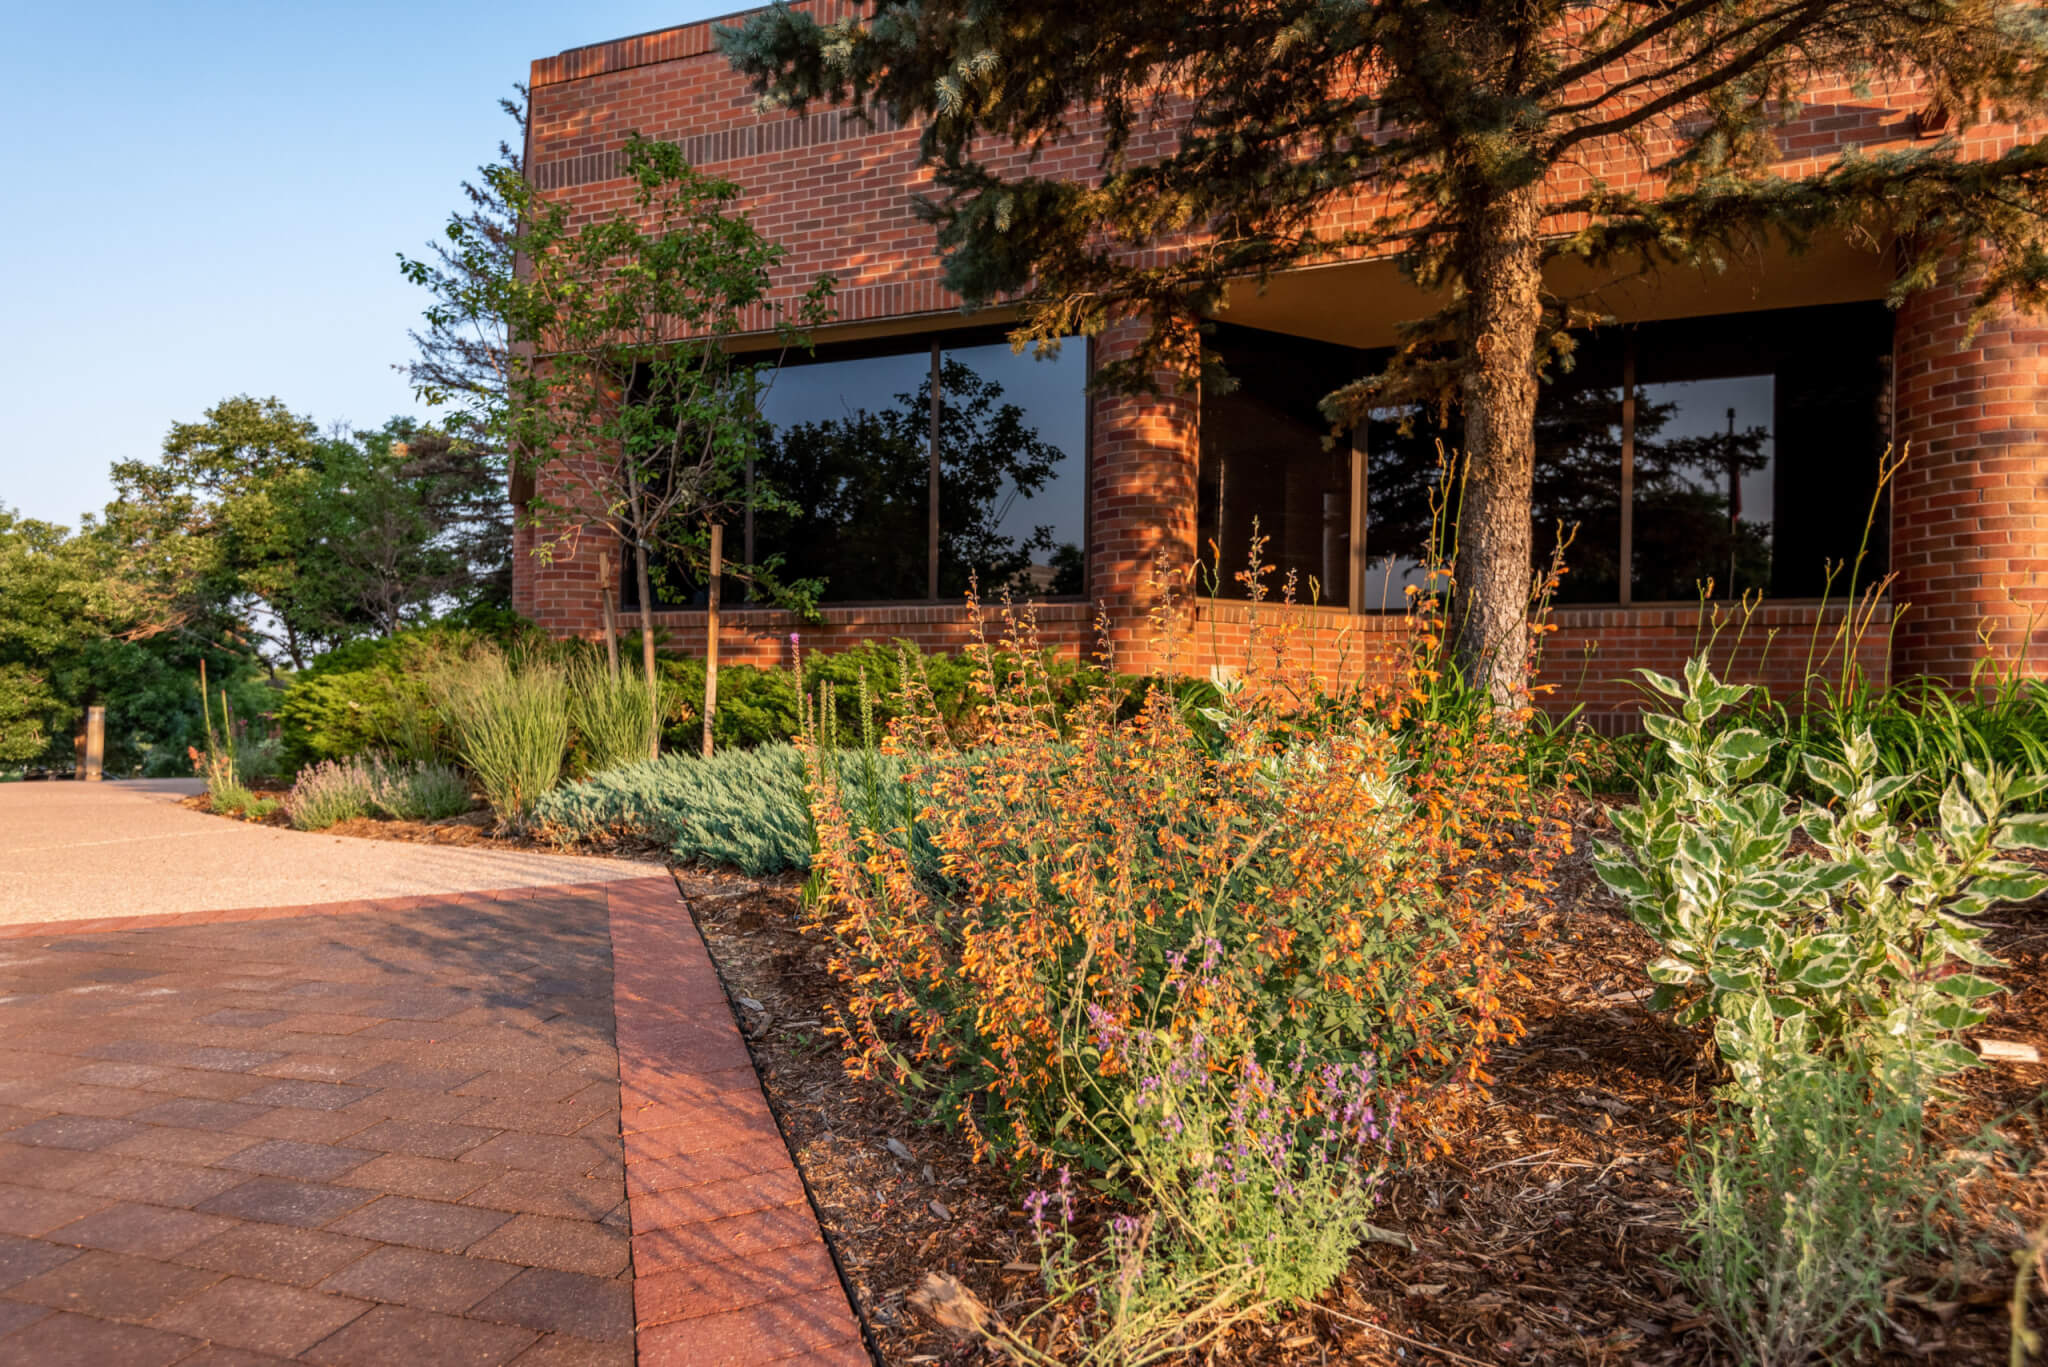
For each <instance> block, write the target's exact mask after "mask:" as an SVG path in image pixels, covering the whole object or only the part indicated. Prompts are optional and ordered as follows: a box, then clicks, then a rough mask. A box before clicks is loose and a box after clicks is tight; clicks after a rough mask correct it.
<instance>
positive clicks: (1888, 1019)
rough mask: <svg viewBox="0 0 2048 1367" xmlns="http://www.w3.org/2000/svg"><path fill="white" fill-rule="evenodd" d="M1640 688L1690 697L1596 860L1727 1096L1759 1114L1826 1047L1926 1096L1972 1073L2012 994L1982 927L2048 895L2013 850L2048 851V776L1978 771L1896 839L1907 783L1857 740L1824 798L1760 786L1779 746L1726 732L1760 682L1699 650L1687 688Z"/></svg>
mask: <svg viewBox="0 0 2048 1367" xmlns="http://www.w3.org/2000/svg"><path fill="white" fill-rule="evenodd" d="M1646 677H1647V679H1648V682H1649V684H1650V686H1651V687H1653V688H1655V689H1656V690H1657V691H1658V692H1660V693H1662V694H1664V695H1665V696H1666V697H1668V698H1670V699H1671V700H1672V701H1673V702H1674V703H1676V704H1677V710H1676V712H1675V713H1672V714H1668V715H1651V716H1648V717H1645V718H1644V724H1645V726H1646V727H1647V729H1648V730H1649V731H1650V733H1651V735H1652V736H1653V737H1655V738H1656V740H1658V741H1659V742H1661V743H1662V745H1663V747H1664V748H1665V750H1666V751H1667V752H1668V754H1669V757H1670V760H1671V762H1672V770H1671V772H1670V773H1668V774H1665V775H1662V776H1660V777H1659V778H1658V780H1657V783H1656V786H1655V788H1654V790H1652V791H1651V792H1650V793H1648V794H1647V795H1646V796H1645V797H1644V799H1643V801H1642V802H1641V804H1640V805H1639V806H1637V807H1635V808H1632V809H1631V808H1616V809H1615V810H1614V812H1613V813H1612V819H1613V822H1614V826H1615V829H1616V830H1617V831H1619V832H1620V833H1621V835H1622V837H1623V839H1624V841H1625V845H1622V846H1616V845H1612V844H1606V843H1603V844H1602V845H1601V846H1600V847H1599V849H1598V850H1597V852H1596V854H1595V859H1594V862H1595V867H1596V868H1597V869H1598V871H1599V874H1600V878H1601V880H1602V881H1603V882H1604V883H1606V885H1607V886H1608V887H1609V888H1611V889H1613V891H1614V892H1615V893H1616V894H1617V895H1618V896H1619V897H1620V898H1621V899H1622V901H1623V902H1624V903H1625V904H1626V905H1627V907H1628V909H1629V912H1630V914H1631V915H1632V916H1633V917H1634V918H1635V920H1636V921H1637V923H1638V924H1640V925H1641V926H1642V927H1643V928H1644V929H1645V930H1647V931H1648V932H1649V933H1650V934H1651V935H1653V936H1654V937H1656V939H1657V941H1658V943H1659V944H1660V946H1661V947H1662V951H1663V952H1662V954H1661V955H1660V957H1658V958H1657V959H1656V960H1655V961H1654V962H1653V963H1651V964H1650V965H1649V975H1650V978H1651V979H1652V981H1654V982H1656V983H1657V984H1658V989H1657V996H1656V998H1655V1003H1654V1004H1656V1005H1659V1006H1663V1007H1675V1008H1677V1011H1678V1018H1679V1020H1680V1021H1681V1022H1683V1023H1686V1024H1696V1023H1700V1022H1711V1024H1712V1026H1713V1030H1714V1040H1715V1043H1716V1045H1717V1046H1718V1047H1719V1050H1720V1053H1721V1056H1722V1058H1723V1060H1724V1061H1725V1062H1726V1064H1727V1065H1728V1067H1729V1069H1730V1071H1731V1073H1732V1074H1733V1078H1734V1085H1733V1088H1732V1089H1731V1099H1733V1100H1736V1101H1738V1102H1744V1103H1753V1102H1754V1101H1755V1099H1756V1090H1757V1088H1758V1086H1759V1084H1760V1082H1761V1080H1762V1079H1763V1077H1764V1076H1765V1074H1766V1072H1767V1071H1772V1070H1771V1069H1770V1068H1769V1065H1770V1063H1771V1060H1772V1059H1773V1058H1774V1057H1776V1058H1778V1059H1783V1058H1785V1057H1787V1056H1788V1055H1804V1054H1809V1053H1812V1054H1818V1055H1820V1056H1823V1057H1826V1058H1829V1059H1831V1060H1834V1061H1837V1062H1839V1063H1841V1064H1844V1065H1848V1066H1851V1067H1853V1068H1855V1069H1856V1071H1857V1072H1859V1073H1861V1074H1863V1075H1866V1076H1869V1077H1871V1078H1872V1079H1873V1080H1876V1081H1879V1082H1881V1083H1882V1084H1883V1085H1884V1086H1885V1087H1886V1089H1888V1090H1901V1089H1904V1090H1913V1091H1917V1090H1918V1089H1919V1087H1920V1085H1921V1081H1922V1080H1923V1079H1938V1078H1940V1077H1942V1076H1945V1075H1949V1074H1953V1073H1955V1072H1956V1071H1958V1070H1960V1069H1962V1068H1965V1067H1968V1066H1970V1065H1971V1064H1972V1063H1973V1062H1975V1056H1974V1055H1973V1054H1972V1053H1971V1052H1970V1051H1969V1050H1968V1049H1967V1048H1965V1047H1964V1045H1963V1044H1962V1043H1961V1042H1960V1040H1959V1038H1958V1035H1959V1033H1960V1032H1961V1031H1963V1030H1966V1029H1968V1028H1970V1027H1972V1026H1974V1025H1977V1024H1979V1023H1981V1022H1982V1021H1983V1020H1984V1019H1985V1017H1986V1016H1987V1015H1988V1014H1989V1010H1990V999H1991V998H1992V997H1993V996H1994V995H1995V994H1997V993H1998V992H1999V991H2001V990H2002V989H2001V988H2000V987H1999V985H1998V984H1997V983H1996V982H1994V981H1992V980H1991V979H1990V978H1988V977H1986V976H1984V970H1988V969H1992V968H1996V967H1997V966H1998V960H1997V959H1996V958H1995V957H1994V956H1993V955H1992V954H1991V953H1990V952H1989V951H1988V950H1986V949H1985V948H1984V946H1983V944H1982V940H1983V938H1984V934H1985V932H1984V929H1983V928H1982V927H1981V926H1980V925H1978V924H1977V923H1976V918H1977V917H1978V916H1979V915H1980V914H1981V913H1982V912H1984V911H1985V910H1986V909H1987V908H1989V907H1990V906H1992V905H1993V904H1994V903H1997V902H2000V901H2003V900H2008V899H2010V900H2021V899H2025V898H2028V897H2032V896H2035V895H2037V894H2038V893H2039V892H2040V891H2041V890H2042V888H2043V887H2044V886H2048V879H2044V878H2043V877H2042V876H2041V875H2039V874H2037V873H2035V872H2034V871H2033V870H2031V869H2030V868H2028V867H2027V866H2026V865H2025V864H2022V863H2020V862H2018V861H2017V860H2014V859H2012V858H2011V857H2010V855H2011V854H2012V853H2013V852H2014V851H2017V850H2023V849H2042V848H2048V816H2043V815H2042V814H2040V813H2035V812H2024V813H2021V812H2015V811H2014V810H2013V809H2014V807H2015V805H2016V804H2019V803H2023V802H2025V801H2026V800H2027V799H2029V798H2031V797H2033V796H2035V795H2036V794H2038V793H2040V792H2041V791H2042V790H2043V788H2048V776H2043V775H2041V774H2028V775H2018V774H2013V773H2008V772H1998V771H1993V772H1985V771H1983V770H1979V769H1976V768H1974V767H1966V768H1965V770H1964V773H1963V776H1962V778H1961V779H1960V780H1959V781H1956V782H1952V783H1951V784H1950V785H1949V787H1948V789H1947V791H1946V792H1945V793H1944V795H1943V797H1942V799H1941V803H1940V807H1939V811H1938V818H1937V820H1935V821H1934V822H1932V823H1929V824H1928V825H1926V826H1924V827H1922V828H1919V829H1913V830H1908V829H1902V828H1900V827H1898V826H1896V825H1894V824H1893V823H1892V822H1890V821H1889V820H1887V819H1886V816H1885V812H1886V808H1887V804H1888V802H1889V800H1890V799H1891V798H1892V797H1893V796H1894V795H1895V794H1896V793H1897V792H1898V790H1899V789H1900V788H1901V787H1903V786H1904V785H1905V784H1907V783H1909V782H1911V781H1912V777H1913V776H1912V775H1910V774H1881V773H1879V772H1878V764H1877V747H1876V746H1875V745H1874V744H1873V743H1872V741H1871V738H1870V736H1869V735H1868V733H1863V734H1859V735H1856V736H1854V737H1852V738H1851V739H1850V740H1849V742H1848V743H1847V744H1846V745H1845V746H1844V749H1843V758H1842V761H1841V762H1839V763H1837V762H1833V761H1830V760H1826V759H1822V758H1819V757H1816V756H1812V755H1809V756H1806V757H1805V768H1806V772H1807V773H1808V774H1809V775H1810V776H1811V777H1812V779H1813V781H1814V783H1815V785H1816V786H1817V787H1818V788H1819V789H1821V790H1822V791H1824V792H1825V793H1826V794H1827V795H1828V796H1827V802H1826V805H1825V806H1820V805H1814V804H1810V803H1807V804H1799V805H1797V806H1795V804H1793V803H1792V801H1791V800H1790V799H1789V798H1788V797H1787V795H1786V793H1785V792H1784V791H1783V790H1782V789H1780V788H1778V787H1776V786H1774V785H1772V784H1770V783H1765V782H1758V781H1755V776H1756V774H1757V773H1758V772H1759V771H1760V770H1761V769H1762V768H1763V767H1764V764H1765V762H1766V761H1767V759H1768V758H1769V755H1770V750H1771V743H1770V742H1769V741H1768V740H1766V739H1765V738H1764V737H1763V735H1762V734H1761V733H1759V732H1757V731H1755V730H1752V729H1750V728H1747V727H1736V728H1733V729H1722V730H1719V731H1717V730H1716V728H1715V726H1714V721H1715V718H1716V717H1717V716H1719V714H1720V713H1721V712H1722V711H1723V710H1725V709H1726V708H1728V707H1730V706H1732V705H1733V704H1735V703H1737V702H1739V701H1740V700H1741V699H1742V697H1743V695H1744V694H1746V693H1747V692H1748V691H1749V690H1748V689H1747V688H1746V687H1741V686H1736V685H1731V684H1725V683H1722V682H1721V681H1720V680H1718V679H1716V678H1715V677H1714V675H1713V673H1712V671H1711V670H1710V669H1709V668H1708V666H1707V664H1706V662H1705V660H1704V659H1703V658H1695V659H1694V660H1692V661H1690V662H1689V663H1688V664H1687V665H1686V668H1685V678H1684V680H1683V682H1680V681H1678V680H1674V679H1670V678H1666V677H1664V676H1662V675H1658V674H1651V673H1648V672H1647V671H1646ZM1801 831H1803V832H1804V833H1805V834H1806V835H1807V836H1808V837H1810V838H1811V842H1812V844H1811V846H1805V845H1800V844H1798V843H1797V842H1796V841H1795V837H1796V835H1797V834H1798V833H1800V832H1801Z"/></svg>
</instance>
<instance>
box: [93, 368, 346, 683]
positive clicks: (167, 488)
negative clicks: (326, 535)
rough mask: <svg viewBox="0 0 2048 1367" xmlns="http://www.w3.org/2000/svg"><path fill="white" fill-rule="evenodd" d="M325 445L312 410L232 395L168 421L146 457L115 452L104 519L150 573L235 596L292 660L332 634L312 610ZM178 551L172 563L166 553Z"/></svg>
mask: <svg viewBox="0 0 2048 1367" xmlns="http://www.w3.org/2000/svg"><path fill="white" fill-rule="evenodd" d="M324 457H325V451H324V447H323V443H322V441H321V439H320V436H319V429H318V427H317V426H316V424H315V423H314V422H313V420H312V419H310V418H306V417H301V416H300V415H298V414H296V413H293V412H292V411H291V410H290V409H289V408H287V407H285V405H284V404H283V403H282V402H280V401H279V400H277V399H275V398H269V399H256V398H251V397H250V396H248V395H238V396H236V397H234V398H230V399H223V400H221V401H220V402H219V403H217V404H215V405H214V406H213V407H211V408H209V409H207V410H206V412H205V414H204V416H203V417H202V419H201V420H200V421H198V422H180V423H173V424H172V425H171V430H170V432H169V433H168V434H167V435H166V436H165V438H164V443H163V450H162V453H161V455H160V456H159V458H158V459H156V460H154V461H140V460H130V461H119V462H116V463H115V465H114V467H113V478H114V489H115V493H116V498H115V501H114V503H113V504H111V505H109V508H108V518H109V520H110V522H111V523H112V524H113V525H114V526H115V527H116V528H117V529H118V532H119V533H120V535H122V536H123V537H124V538H125V539H126V540H127V541H128V542H129V544H130V545H131V546H132V547H134V548H135V549H136V551H137V552H141V551H143V550H144V549H145V548H153V549H154V551H155V552H156V553H157V554H158V555H159V556H160V557H163V559H162V563H160V564H159V565H158V567H157V569H156V571H155V572H154V573H153V575H152V576H151V577H152V579H153V580H155V581H156V582H158V583H160V584H165V585H168V584H169V583H170V582H171V580H172V579H173V578H174V577H175V578H178V579H180V580H182V582H183V587H182V589H181V590H180V591H181V592H182V593H184V594H185V596H187V597H188V598H190V599H191V600H193V601H195V602H206V603H209V604H229V603H233V604H236V605H238V607H239V611H240V613H241V615H242V616H244V617H245V618H247V619H248V620H249V621H250V622H251V624H252V626H253V627H254V629H255V630H256V631H257V632H258V634H259V635H261V636H262V637H264V638H265V639H267V640H268V641H269V642H270V643H271V644H272V645H273V646H274V648H275V649H276V650H277V651H278V652H279V653H280V654H281V655H282V656H283V657H284V658H285V659H286V660H288V661H289V662H290V663H291V664H292V666H293V667H294V668H304V667H305V665H306V662H307V661H308V660H309V659H310V658H311V656H312V655H313V654H314V653H315V652H316V651H318V650H319V649H320V648H321V647H322V646H323V645H326V644H331V643H332V642H333V640H334V639H336V638H335V635H334V633H333V632H332V631H331V629H330V627H329V623H328V622H327V620H326V618H325V616H324V614H323V612H322V608H321V600H322V599H323V597H324V596H325V586H324V585H323V584H322V583H321V581H320V575H319V572H318V567H317V564H309V563H308V562H309V560H311V561H314V562H317V561H318V560H319V559H320V557H319V555H318V549H317V541H316V527H317V526H318V516H317V513H315V512H313V511H312V510H311V507H310V504H311V501H312V500H313V497H314V495H315V491H316V490H317V489H318V487H319V486H320V483H321V471H322V466H323V462H324ZM178 558H182V559H183V562H184V563H182V564H181V565H178V566H177V567H176V568H175V569H174V568H173V566H172V564H171V561H172V560H173V559H178Z"/></svg>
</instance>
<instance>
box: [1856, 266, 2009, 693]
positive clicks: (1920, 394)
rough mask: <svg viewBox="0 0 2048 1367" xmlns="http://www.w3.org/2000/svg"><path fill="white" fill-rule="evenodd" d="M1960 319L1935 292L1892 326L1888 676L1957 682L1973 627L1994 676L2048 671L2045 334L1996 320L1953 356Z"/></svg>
mask: <svg viewBox="0 0 2048 1367" xmlns="http://www.w3.org/2000/svg"><path fill="white" fill-rule="evenodd" d="M1969 311H1970V291H1969V290H1968V289H1967V288H1965V287H1962V286H1959V285H1958V284H1957V283H1956V282H1954V281H1944V282H1943V283H1941V284H1939V285H1937V286H1935V287H1933V288H1930V289H1928V290H1925V291H1922V292H1921V293H1918V294H1915V295H1913V296H1912V297H1911V298H1910V299H1909V300H1908V301H1907V303H1906V305H1905V307H1904V308H1903V309H1902V310H1901V311H1900V314H1899V321H1898V331H1897V338H1898V341H1897V383H1898V396H1897V404H1898V407H1897V422H1898V440H1899V441H1900V443H1902V444H1904V445H1906V446H1907V447H1908V448H1909V450H1910V453H1911V454H1910V458H1909V459H1908V460H1907V462H1906V466H1905V468H1904V469H1903V470H1901V471H1900V472H1899V474H1898V476H1897V481H1896V483H1895V484H1894V485H1893V488H1892V545H1891V564H1892V569H1893V570H1894V571H1895V572H1896V574H1897V575H1898V578H1897V580H1896V582H1895V583H1894V586H1893V590H1892V597H1893V601H1894V602H1895V603H1901V604H1906V605H1909V606H1908V607H1907V609H1906V612H1905V614H1904V616H1903V617H1902V618H1901V620H1900V623H1899V628H1898V633H1897V635H1896V636H1895V637H1894V640H1893V653H1892V677H1894V678H1907V677H1910V676H1913V675H1918V674H1927V675H1933V676H1935V677H1938V678H1943V679H1948V680H1951V681H1956V682H1960V681H1963V680H1966V679H1967V678H1968V677H1969V675H1970V671H1971V669H1972V668H1973V667H1974V666H1975V665H1976V664H1977V663H1978V662H1979V661H1980V660H1982V659H1983V658H1984V655H1985V647H1984V645H1983V644H1982V643H1981V642H1980V640H1979V630H1980V628H1981V629H1982V630H1983V632H1984V633H1985V636H1986V638H1987V639H1988V641H1989V644H1990V652H1991V656H1992V660H1993V662H1994V663H1995V664H1996V665H1997V666H1999V667H2001V668H2002V667H2007V666H2010V665H2011V664H2012V663H2013V662H2014V661H2016V660H2019V659H2021V658H2022V657H2025V658H2026V660H2027V670H2028V672H2029V673H2031V674H2035V675H2040V674H2043V673H2044V672H2048V670H2044V658H2048V325H2044V324H2043V323H2042V322H2041V321H2040V320H2036V319H2032V318H2027V317H2025V316H2022V315H2017V314H2014V313H2011V312H2009V311H2006V312H2001V313H2000V314H1999V315H1998V316H1996V317H1994V318H1993V319H1992V320H1991V321H1989V322H1987V323H1986V324H1985V325H1984V326H1983V327H1982V328H1980V329H1979V330H1978V332H1977V335H1976V336H1975V337H1974V338H1973V339H1971V341H1970V343H1969V344H1968V345H1967V346H1963V345H1962V342H1963V336H1964V332H1965V330H1966V325H1967V320H1968V315H1969ZM2030 617H2031V618H2032V619H2033V620H2031V621H2030V620H2029V619H2030ZM2030 632H2031V635H2032V638H2033V639H2032V640H2031V642H2030V641H2029V640H2028V636H2029V634H2030Z"/></svg>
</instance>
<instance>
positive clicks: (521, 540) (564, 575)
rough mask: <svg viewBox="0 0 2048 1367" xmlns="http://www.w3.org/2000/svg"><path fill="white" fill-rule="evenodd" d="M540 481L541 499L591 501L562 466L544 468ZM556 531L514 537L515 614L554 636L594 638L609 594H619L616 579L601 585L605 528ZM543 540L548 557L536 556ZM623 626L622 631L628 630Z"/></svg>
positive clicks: (615, 560) (615, 566) (524, 531)
mask: <svg viewBox="0 0 2048 1367" xmlns="http://www.w3.org/2000/svg"><path fill="white" fill-rule="evenodd" d="M536 483H537V485H538V486H539V493H540V496H541V497H542V498H549V497H552V498H554V499H555V500H556V501H557V502H563V503H570V504H573V503H575V501H576V500H577V499H578V498H580V497H587V496H588V494H587V490H585V489H584V488H582V487H581V486H576V487H571V486H570V485H569V483H568V482H567V481H566V480H565V478H564V475H563V472H562V469H561V467H560V466H559V465H550V466H548V467H546V468H545V469H543V470H541V471H540V473H539V475H538V477H537V479H536ZM553 532H554V529H551V528H550V529H542V530H541V531H538V532H537V531H535V530H534V529H532V528H528V527H520V528H518V529H517V530H515V531H514V532H513V534H512V554H513V557H514V558H513V562H512V610H513V611H514V612H517V613H519V614H520V615H521V616H523V617H527V618H530V619H531V620H532V621H534V622H535V623H537V624H538V625H539V626H541V627H542V628H543V629H545V630H546V631H547V632H548V634H549V635H551V636H581V637H585V638H595V637H597V636H598V635H599V634H601V633H602V632H603V630H604V597H603V595H604V594H605V593H608V592H610V593H616V592H617V591H618V582H619V581H618V580H617V579H616V578H615V579H614V580H613V581H612V582H611V583H610V584H603V583H600V582H599V578H598V560H597V557H598V552H599V551H600V550H601V549H603V547H604V546H605V545H606V544H607V543H608V542H609V541H610V540H611V533H609V532H607V531H605V530H603V529H602V528H596V527H591V528H586V529H585V530H584V531H583V532H582V534H581V535H578V536H573V537H571V536H558V535H555V534H553ZM543 538H545V540H546V541H547V543H548V545H549V546H550V548H551V549H550V551H549V558H548V559H547V560H542V559H540V558H539V557H537V556H535V555H534V553H533V548H534V546H535V545H536V544H537V543H538V542H539V541H541V540H542V539H543ZM612 573H613V574H614V575H615V576H616V575H617V574H619V573H620V570H619V556H618V553H617V552H616V551H615V552H614V553H613V555H612ZM630 629H631V627H630V624H628V623H624V622H622V623H621V624H620V630H622V631H624V630H630Z"/></svg>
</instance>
